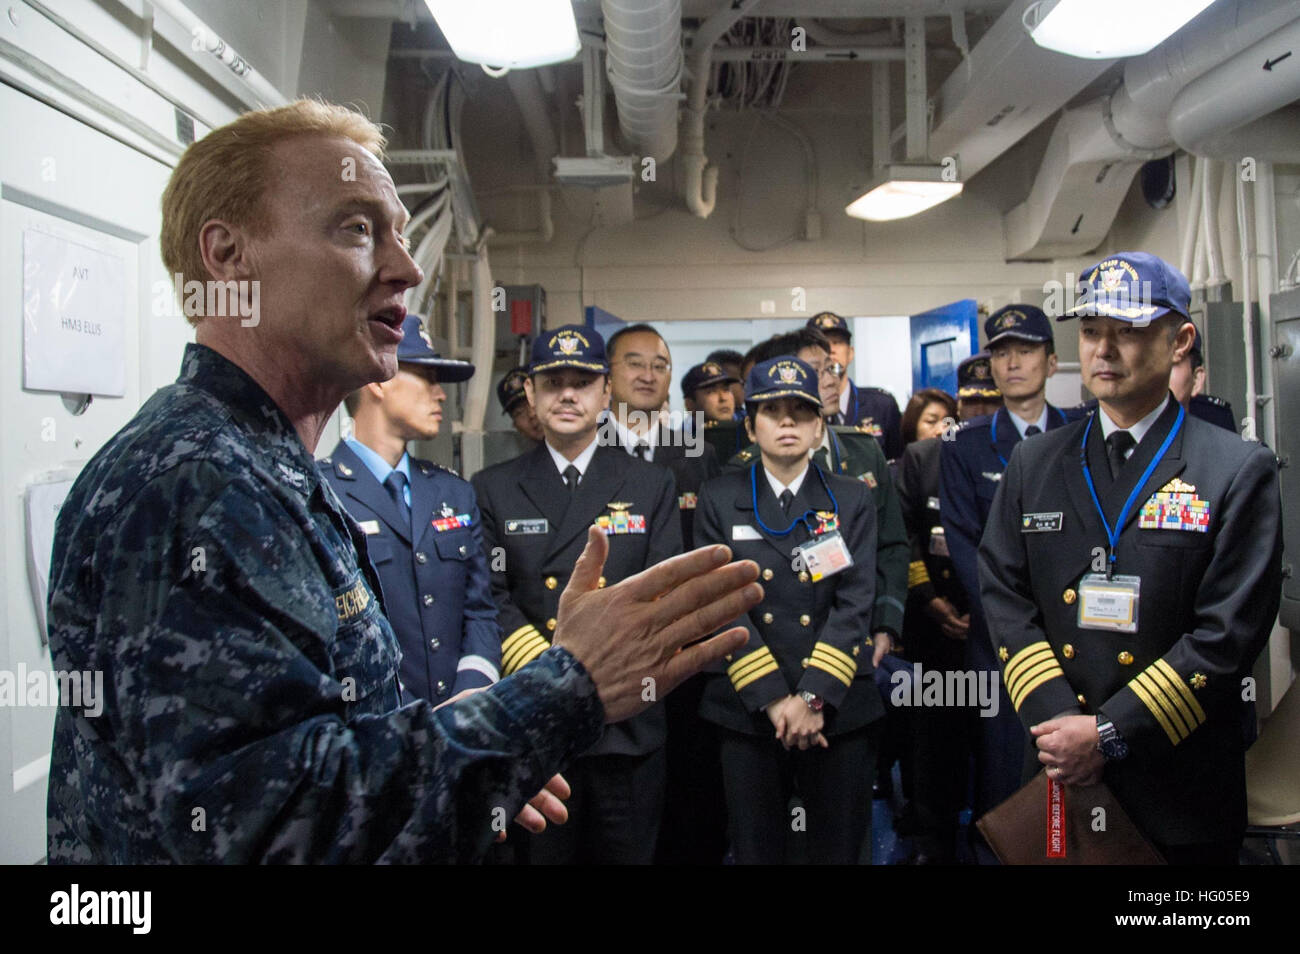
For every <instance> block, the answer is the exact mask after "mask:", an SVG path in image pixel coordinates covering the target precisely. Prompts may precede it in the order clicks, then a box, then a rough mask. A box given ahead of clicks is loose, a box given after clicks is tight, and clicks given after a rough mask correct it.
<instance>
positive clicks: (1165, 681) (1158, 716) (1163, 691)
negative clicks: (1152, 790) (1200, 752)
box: [1128, 659, 1205, 745]
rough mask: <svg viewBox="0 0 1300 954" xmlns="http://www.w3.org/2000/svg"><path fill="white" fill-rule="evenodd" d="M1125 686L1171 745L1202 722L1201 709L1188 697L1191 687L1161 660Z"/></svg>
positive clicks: (1203, 719) (1192, 697)
mask: <svg viewBox="0 0 1300 954" xmlns="http://www.w3.org/2000/svg"><path fill="white" fill-rule="evenodd" d="M1128 686H1129V688H1130V689H1132V690H1133V692H1134V693H1135V694H1136V695H1137V697H1138V698H1139V699H1141V700H1142V704H1143V705H1145V706H1146V707H1147V709H1148V710H1149V711H1150V712H1151V715H1152V716H1154V717H1155V720H1156V721H1157V722H1158V723H1160V728H1162V729H1164V730H1165V735H1167V736H1169V741H1170V742H1171V743H1172V744H1173V745H1177V744H1178V743H1179V742H1181V741H1183V739H1185V738H1187V737H1188V736H1189V735H1191V734H1192V731H1193V730H1194V729H1195V728H1196V727H1197V726H1199V725H1200V724H1201V723H1202V722H1204V721H1205V710H1204V709H1203V708H1201V704H1200V703H1199V702H1197V701H1196V697H1195V696H1194V695H1192V690H1191V687H1190V686H1188V685H1187V683H1186V682H1184V681H1183V678H1182V676H1180V675H1178V672H1177V671H1176V670H1175V669H1174V667H1173V666H1171V665H1169V663H1167V662H1165V660H1163V659H1157V660H1156V661H1155V662H1154V663H1152V664H1151V665H1150V666H1148V667H1147V668H1146V669H1144V670H1143V671H1142V672H1140V673H1138V674H1137V676H1135V677H1134V678H1133V680H1132V681H1131V682H1130V683H1129V684H1128Z"/></svg>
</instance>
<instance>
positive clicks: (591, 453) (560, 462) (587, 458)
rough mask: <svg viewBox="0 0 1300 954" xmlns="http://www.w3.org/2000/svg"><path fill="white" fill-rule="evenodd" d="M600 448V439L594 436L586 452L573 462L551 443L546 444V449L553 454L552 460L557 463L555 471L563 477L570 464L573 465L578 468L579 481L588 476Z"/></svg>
mask: <svg viewBox="0 0 1300 954" xmlns="http://www.w3.org/2000/svg"><path fill="white" fill-rule="evenodd" d="M599 446H600V439H599V437H597V436H596V435H592V438H591V443H590V444H588V445H587V448H586V450H584V451H583V452H582V453H581V454H579V455H578V456H577V457H575V458H574V459H573V460H569V459H568V458H567V457H565V456H564V455H563V454H561V453H560V452H559V451H557V450H556V449H555V448H554V447H552V446H551V445H550V442H549V441H548V442H547V444H546V449H547V450H548V451H550V452H551V460H553V461H555V469H556V470H558V471H559V472H560V476H561V477H563V476H564V469H565V468H566V467H568V466H569V465H570V464H572V465H573V466H574V467H576V468H578V476H579V479H581V478H582V477H585V476H586V475H587V468H588V467H589V466H591V459H592V458H593V457H595V456H596V448H597V447H599Z"/></svg>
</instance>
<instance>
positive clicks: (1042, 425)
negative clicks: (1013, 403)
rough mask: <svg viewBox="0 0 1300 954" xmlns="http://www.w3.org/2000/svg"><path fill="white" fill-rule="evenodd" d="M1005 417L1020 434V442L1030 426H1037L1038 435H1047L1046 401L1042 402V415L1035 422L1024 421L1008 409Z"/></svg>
mask: <svg viewBox="0 0 1300 954" xmlns="http://www.w3.org/2000/svg"><path fill="white" fill-rule="evenodd" d="M1007 416H1008V417H1010V418H1011V423H1012V424H1014V425H1016V430H1018V431H1019V432H1020V439H1021V440H1024V437H1025V431H1027V430H1029V425H1030V424H1036V425H1038V433H1040V434H1045V433H1047V402H1046V401H1044V402H1043V410H1042V413H1040V414H1039V415H1038V420H1036V421H1026V420H1025V419H1024V418H1023V417H1021V416H1020V415H1019V414H1017V413H1016V412H1015V411H1013V410H1011V409H1010V408H1007Z"/></svg>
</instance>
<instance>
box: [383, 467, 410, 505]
mask: <svg viewBox="0 0 1300 954" xmlns="http://www.w3.org/2000/svg"><path fill="white" fill-rule="evenodd" d="M405 486H406V475H405V474H404V473H402V472H401V471H400V470H395V471H393V472H392V473H391V474H389V475H388V477H387V478H386V479H385V480H384V489H385V490H387V491H388V496H390V497H392V498H393V503H395V504H397V509H398V510H400V511H401V512H402V513H404V514H410V512H411V508H410V507H409V506H408V505H407V503H406V495H405V494H403V493H402V489H403V488H404V487H405Z"/></svg>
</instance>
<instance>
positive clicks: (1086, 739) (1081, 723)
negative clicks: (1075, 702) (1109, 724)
mask: <svg viewBox="0 0 1300 954" xmlns="http://www.w3.org/2000/svg"><path fill="white" fill-rule="evenodd" d="M1029 731H1030V733H1031V734H1032V735H1033V737H1034V740H1035V743H1036V744H1037V746H1038V761H1040V762H1042V763H1043V764H1044V765H1046V766H1047V776H1048V778H1051V779H1053V780H1054V781H1057V782H1064V783H1065V784H1066V785H1095V784H1096V783H1097V782H1100V781H1101V773H1102V769H1104V768H1105V767H1106V758H1105V756H1103V755H1102V754H1101V751H1100V750H1099V749H1098V748H1097V720H1096V719H1095V718H1094V717H1093V716H1086V715H1077V716H1058V717H1057V718H1055V719H1048V720H1047V721H1046V722H1040V723H1039V724H1038V725H1035V726H1030V727H1029Z"/></svg>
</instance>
